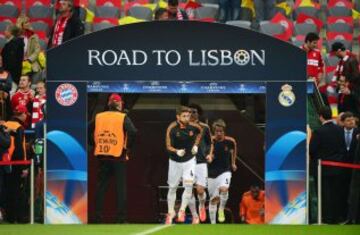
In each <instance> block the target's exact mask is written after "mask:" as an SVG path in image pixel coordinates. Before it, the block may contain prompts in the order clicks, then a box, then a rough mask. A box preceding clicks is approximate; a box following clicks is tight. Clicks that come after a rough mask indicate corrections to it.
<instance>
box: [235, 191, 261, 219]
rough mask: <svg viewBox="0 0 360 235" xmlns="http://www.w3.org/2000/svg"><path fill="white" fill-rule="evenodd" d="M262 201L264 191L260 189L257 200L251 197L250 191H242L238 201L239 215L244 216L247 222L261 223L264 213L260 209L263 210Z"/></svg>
mask: <svg viewBox="0 0 360 235" xmlns="http://www.w3.org/2000/svg"><path fill="white" fill-rule="evenodd" d="M264 202H265V193H264V191H262V190H261V191H260V192H259V198H258V200H255V199H253V197H252V196H251V192H250V191H248V192H246V193H244V194H243V197H242V200H241V202H240V216H244V217H245V220H246V222H247V223H248V224H263V223H264V215H263V214H261V213H260V211H261V210H264Z"/></svg>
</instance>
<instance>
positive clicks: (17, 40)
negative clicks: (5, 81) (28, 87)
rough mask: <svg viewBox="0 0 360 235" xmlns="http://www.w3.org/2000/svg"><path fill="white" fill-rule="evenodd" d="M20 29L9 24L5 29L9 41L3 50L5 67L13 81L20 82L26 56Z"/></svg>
mask: <svg viewBox="0 0 360 235" xmlns="http://www.w3.org/2000/svg"><path fill="white" fill-rule="evenodd" d="M19 36H20V29H19V28H18V27H17V26H16V25H9V26H7V27H6V30H5V38H6V39H7V42H6V44H5V46H4V48H3V49H2V51H1V56H2V62H3V67H4V69H5V70H6V71H8V72H9V73H10V74H11V77H12V79H13V81H14V82H15V83H16V85H17V84H19V80H20V77H21V71H22V62H23V58H24V46H25V45H24V40H23V39H22V38H21V37H19Z"/></svg>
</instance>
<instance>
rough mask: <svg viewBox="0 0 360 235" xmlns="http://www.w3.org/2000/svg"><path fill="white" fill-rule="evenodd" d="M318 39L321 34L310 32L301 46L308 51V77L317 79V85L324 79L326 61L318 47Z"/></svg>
mask: <svg viewBox="0 0 360 235" xmlns="http://www.w3.org/2000/svg"><path fill="white" fill-rule="evenodd" d="M318 41H319V36H318V35H317V34H316V33H308V34H307V35H306V37H305V43H304V45H302V46H301V49H303V50H305V51H306V53H307V66H306V70H307V78H308V80H313V81H315V82H316V85H319V83H320V82H321V81H322V79H323V74H324V62H323V59H322V56H321V52H320V50H319V49H317V45H318Z"/></svg>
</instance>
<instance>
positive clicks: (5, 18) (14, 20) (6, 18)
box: [0, 16, 16, 24]
mask: <svg viewBox="0 0 360 235" xmlns="http://www.w3.org/2000/svg"><path fill="white" fill-rule="evenodd" d="M3 21H8V22H11V23H13V24H15V23H16V17H5V16H0V22H3Z"/></svg>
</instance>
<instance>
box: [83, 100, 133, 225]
mask: <svg viewBox="0 0 360 235" xmlns="http://www.w3.org/2000/svg"><path fill="white" fill-rule="evenodd" d="M108 107H109V110H108V111H104V112H101V113H98V114H97V115H96V117H95V122H93V123H91V124H90V128H91V132H90V133H93V141H94V156H95V157H96V158H97V159H98V162H99V166H98V178H97V185H96V195H95V198H96V199H95V200H96V203H95V213H96V214H95V222H96V223H99V222H101V220H102V216H101V214H102V210H103V204H104V196H105V193H106V191H107V188H108V185H109V181H110V177H111V176H112V175H115V184H116V191H117V205H118V208H117V222H119V223H122V222H124V221H125V219H126V213H127V208H126V168H125V162H126V161H127V160H128V155H129V152H130V150H131V147H132V144H133V142H134V140H135V135H136V131H137V130H136V128H135V127H134V125H133V123H132V121H131V120H130V118H129V117H128V116H127V115H126V114H125V113H123V112H122V107H123V102H122V98H121V96H120V95H118V94H115V93H114V94H112V95H111V96H110V97H109V101H108Z"/></svg>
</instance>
